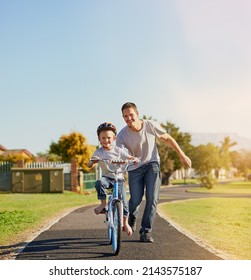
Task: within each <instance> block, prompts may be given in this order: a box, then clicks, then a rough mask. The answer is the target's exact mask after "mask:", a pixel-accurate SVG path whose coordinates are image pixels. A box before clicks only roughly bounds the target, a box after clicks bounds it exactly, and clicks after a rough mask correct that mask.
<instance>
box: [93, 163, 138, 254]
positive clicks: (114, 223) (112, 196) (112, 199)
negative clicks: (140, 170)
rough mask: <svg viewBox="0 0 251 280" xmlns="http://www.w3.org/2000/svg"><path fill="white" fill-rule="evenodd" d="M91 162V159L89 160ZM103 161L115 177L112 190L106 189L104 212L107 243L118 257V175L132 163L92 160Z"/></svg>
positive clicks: (120, 213)
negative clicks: (106, 201) (106, 198)
mask: <svg viewBox="0 0 251 280" xmlns="http://www.w3.org/2000/svg"><path fill="white" fill-rule="evenodd" d="M91 160H92V159H91ZM93 160H95V161H103V162H104V163H105V164H106V167H107V169H108V170H109V171H110V172H112V173H113V174H114V175H115V181H114V184H113V188H109V189H106V190H105V191H106V194H107V197H108V204H107V209H106V211H105V224H106V225H107V234H108V243H109V244H110V245H111V244H112V248H113V252H114V254H115V255H118V254H119V252H120V248H121V241H122V229H123V202H122V197H121V198H119V193H118V175H119V174H121V173H124V172H125V171H126V170H127V168H128V165H129V164H130V163H133V161H131V160H126V161H125V160H120V159H118V160H107V159H100V158H99V159H97V158H95V159H93Z"/></svg>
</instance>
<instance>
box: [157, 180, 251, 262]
mask: <svg viewBox="0 0 251 280" xmlns="http://www.w3.org/2000/svg"><path fill="white" fill-rule="evenodd" d="M201 190H203V191H204V192H209V193H212V192H215V193H225V194H227V193H232V194H238V193H240V194H250V193H251V183H250V182H240V183H231V184H224V185H217V186H216V187H215V188H214V189H212V190H206V189H201V188H199V189H198V188H195V189H194V190H193V191H201ZM159 210H160V211H161V212H162V213H163V215H164V216H165V217H167V218H168V219H171V220H172V221H174V222H175V223H176V224H178V225H179V226H180V227H181V228H182V229H184V230H185V231H186V232H188V233H189V234H192V235H193V236H195V237H197V238H199V239H201V240H202V241H203V242H204V243H206V244H209V245H210V246H213V247H214V248H216V249H218V250H221V251H223V252H225V253H227V254H230V255H232V256H233V258H236V259H241V260H251V234H250V233H251V198H205V199H196V200H187V201H178V202H173V203H165V204H160V205H159Z"/></svg>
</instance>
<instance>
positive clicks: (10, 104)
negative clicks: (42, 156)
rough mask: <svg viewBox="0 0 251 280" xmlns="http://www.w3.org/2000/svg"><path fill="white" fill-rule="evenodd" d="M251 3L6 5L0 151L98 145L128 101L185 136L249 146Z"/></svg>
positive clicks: (179, 0)
mask: <svg viewBox="0 0 251 280" xmlns="http://www.w3.org/2000/svg"><path fill="white" fill-rule="evenodd" d="M250 34H251V4H250V1H249V0H246V1H245V0H239V1H233V0H232V1H231V0H211V1H201V0H189V1H187V0H157V1H153V0H151V1H149V0H128V1H118V0H114V1H112V0H110V1H105V0H99V1H97V0H92V1H84V0H71V1H66V0H50V1H49V0H43V1H34V0H32V1H31V0H30V1H28V0H22V1H14V0H9V1H6V0H4V1H3V0H0V38H1V39H0V40H1V44H0V96H1V98H0V120H1V129H0V144H2V145H4V146H5V147H7V148H9V149H15V148H26V149H28V150H30V151H31V152H33V153H37V152H45V151H46V150H48V149H49V145H50V143H51V142H52V141H58V139H59V137H60V136H61V135H62V134H68V133H70V132H72V131H79V132H81V133H82V134H83V135H84V136H85V137H86V138H87V140H88V142H89V143H90V144H97V139H96V127H97V126H98V125H99V124H100V123H102V122H104V121H112V122H114V124H115V125H116V126H117V127H118V129H120V128H122V127H123V126H124V122H123V119H122V117H121V112H120V108H121V106H122V104H123V103H125V102H127V101H132V102H135V103H136V104H137V105H138V108H139V111H140V113H141V115H143V114H144V115H147V116H152V117H153V118H155V119H157V120H158V121H159V122H166V121H172V122H173V123H175V124H176V125H177V126H178V127H179V128H180V130H181V131H183V132H190V133H193V132H235V133H238V134H239V135H240V136H245V137H250V138H251V119H250V106H251V35H250Z"/></svg>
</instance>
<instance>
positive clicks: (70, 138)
mask: <svg viewBox="0 0 251 280" xmlns="http://www.w3.org/2000/svg"><path fill="white" fill-rule="evenodd" d="M49 153H50V154H55V155H58V156H60V157H61V159H62V160H63V161H66V162H70V160H71V159H72V158H75V159H76V160H77V163H78V166H79V167H81V168H82V169H83V170H84V171H88V168H87V162H88V160H89V158H90V148H89V145H88V144H87V140H86V138H85V137H84V136H83V135H82V134H81V133H79V132H72V133H70V134H67V135H62V136H61V137H60V139H59V141H58V143H56V142H52V143H51V145H50V150H49Z"/></svg>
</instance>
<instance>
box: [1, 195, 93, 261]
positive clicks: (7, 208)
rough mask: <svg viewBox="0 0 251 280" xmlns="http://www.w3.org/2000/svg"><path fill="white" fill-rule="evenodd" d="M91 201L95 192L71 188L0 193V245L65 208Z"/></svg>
mask: <svg viewBox="0 0 251 280" xmlns="http://www.w3.org/2000/svg"><path fill="white" fill-rule="evenodd" d="M94 203H98V202H97V198H96V192H90V193H88V194H86V195H84V194H76V193H73V192H64V193H58V194H0V232H1V235H0V245H7V244H11V243H13V242H14V240H15V241H20V242H21V241H22V239H24V238H25V237H26V234H29V232H31V231H32V230H35V229H37V228H39V227H40V226H41V225H43V224H44V223H46V222H48V221H49V220H50V219H52V218H53V217H55V216H56V215H59V214H60V213H63V212H64V211H66V210H67V209H68V210H70V209H73V208H75V207H80V206H84V205H89V204H94ZM23 241H24V240H23ZM3 247H4V246H3ZM0 256H1V247H0Z"/></svg>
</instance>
